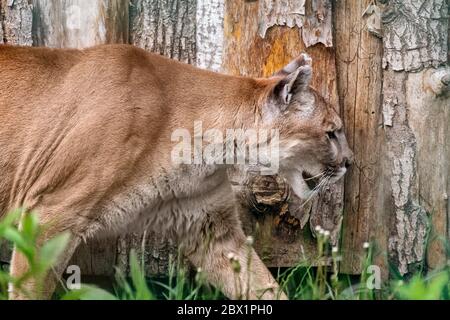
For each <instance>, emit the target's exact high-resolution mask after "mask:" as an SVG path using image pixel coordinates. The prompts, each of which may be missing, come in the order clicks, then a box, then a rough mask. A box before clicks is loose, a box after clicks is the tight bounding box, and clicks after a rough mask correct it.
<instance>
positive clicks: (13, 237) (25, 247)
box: [3, 227, 34, 259]
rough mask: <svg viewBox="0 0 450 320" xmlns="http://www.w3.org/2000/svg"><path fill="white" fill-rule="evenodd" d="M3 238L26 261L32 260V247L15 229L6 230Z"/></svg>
mask: <svg viewBox="0 0 450 320" xmlns="http://www.w3.org/2000/svg"><path fill="white" fill-rule="evenodd" d="M3 237H4V238H5V239H6V240H8V241H11V242H12V243H13V244H14V245H15V246H16V248H17V250H19V251H20V252H21V253H22V254H24V255H25V256H26V257H27V258H28V259H32V258H33V255H34V247H33V245H32V244H30V243H29V242H28V241H26V239H25V238H24V237H23V234H22V233H21V232H19V231H18V230H17V229H15V228H12V227H10V228H6V229H5V230H4V232H3Z"/></svg>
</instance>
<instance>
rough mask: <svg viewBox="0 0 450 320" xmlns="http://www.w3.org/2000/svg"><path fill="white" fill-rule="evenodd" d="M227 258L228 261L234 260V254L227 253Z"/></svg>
mask: <svg viewBox="0 0 450 320" xmlns="http://www.w3.org/2000/svg"><path fill="white" fill-rule="evenodd" d="M227 258H228V259H229V260H233V259H234V253H233V252H230V253H228V255H227Z"/></svg>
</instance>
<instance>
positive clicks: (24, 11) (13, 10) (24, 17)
mask: <svg viewBox="0 0 450 320" xmlns="http://www.w3.org/2000/svg"><path fill="white" fill-rule="evenodd" d="M0 1H1V7H0V8H1V17H2V21H1V23H2V24H1V29H2V31H1V33H2V34H3V35H2V39H3V42H5V43H8V44H15V45H23V46H30V45H31V44H32V37H31V28H32V20H33V19H32V8H33V6H32V5H31V4H30V1H28V0H14V1H11V0H0Z"/></svg>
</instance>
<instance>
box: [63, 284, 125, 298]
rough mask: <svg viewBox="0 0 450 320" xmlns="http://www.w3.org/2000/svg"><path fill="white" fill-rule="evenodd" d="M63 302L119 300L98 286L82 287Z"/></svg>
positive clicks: (66, 296) (68, 295)
mask: <svg viewBox="0 0 450 320" xmlns="http://www.w3.org/2000/svg"><path fill="white" fill-rule="evenodd" d="M61 300H118V299H117V297H115V296H114V295H113V294H111V293H109V292H108V291H106V290H103V289H100V288H98V287H96V286H90V285H82V286H81V288H80V289H79V290H72V291H69V292H68V293H66V294H65V295H63V296H62V297H61Z"/></svg>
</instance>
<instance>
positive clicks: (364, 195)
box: [334, 0, 388, 274]
mask: <svg viewBox="0 0 450 320" xmlns="http://www.w3.org/2000/svg"><path fill="white" fill-rule="evenodd" d="M371 3H373V1H371V0H365V1H353V0H344V1H337V2H336V5H335V8H334V12H335V15H334V19H335V24H334V25H335V35H336V43H337V45H336V61H337V75H338V76H337V79H338V90H339V98H340V103H341V108H342V110H343V121H344V128H345V132H346V135H347V139H348V142H349V145H350V147H351V149H352V150H353V152H354V154H355V163H354V165H353V166H352V168H351V170H350V171H349V172H348V173H347V175H346V183H345V197H344V198H345V211H344V221H343V236H342V241H341V254H342V255H343V259H342V262H341V265H340V269H341V272H343V273H350V274H359V273H361V266H362V265H361V262H362V260H363V258H364V256H365V254H366V252H365V250H364V249H363V244H364V242H368V241H371V240H373V239H375V240H376V241H377V242H378V249H379V250H380V251H384V252H386V251H385V250H386V248H387V237H388V230H387V228H386V227H384V226H387V225H388V215H387V212H386V210H385V209H386V208H384V206H383V202H382V200H383V199H382V197H380V193H381V192H383V186H384V181H383V177H382V175H381V174H380V173H381V172H382V171H383V167H382V163H381V159H380V154H381V152H382V151H381V150H382V149H381V145H382V144H383V136H384V134H383V129H382V127H381V125H380V124H381V121H382V113H381V89H382V66H381V58H382V50H383V49H382V40H381V39H380V38H379V36H380V34H379V33H378V32H379V31H380V30H379V27H378V26H377V22H378V23H379V21H380V20H379V11H377V10H378V9H377V8H372V9H373V10H368V11H367V12H366V9H367V8H368V6H369V5H371ZM365 12H366V13H365ZM369 12H370V13H369ZM376 264H378V265H382V266H384V267H386V266H387V263H386V261H385V260H383V255H380V256H377V260H376Z"/></svg>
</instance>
